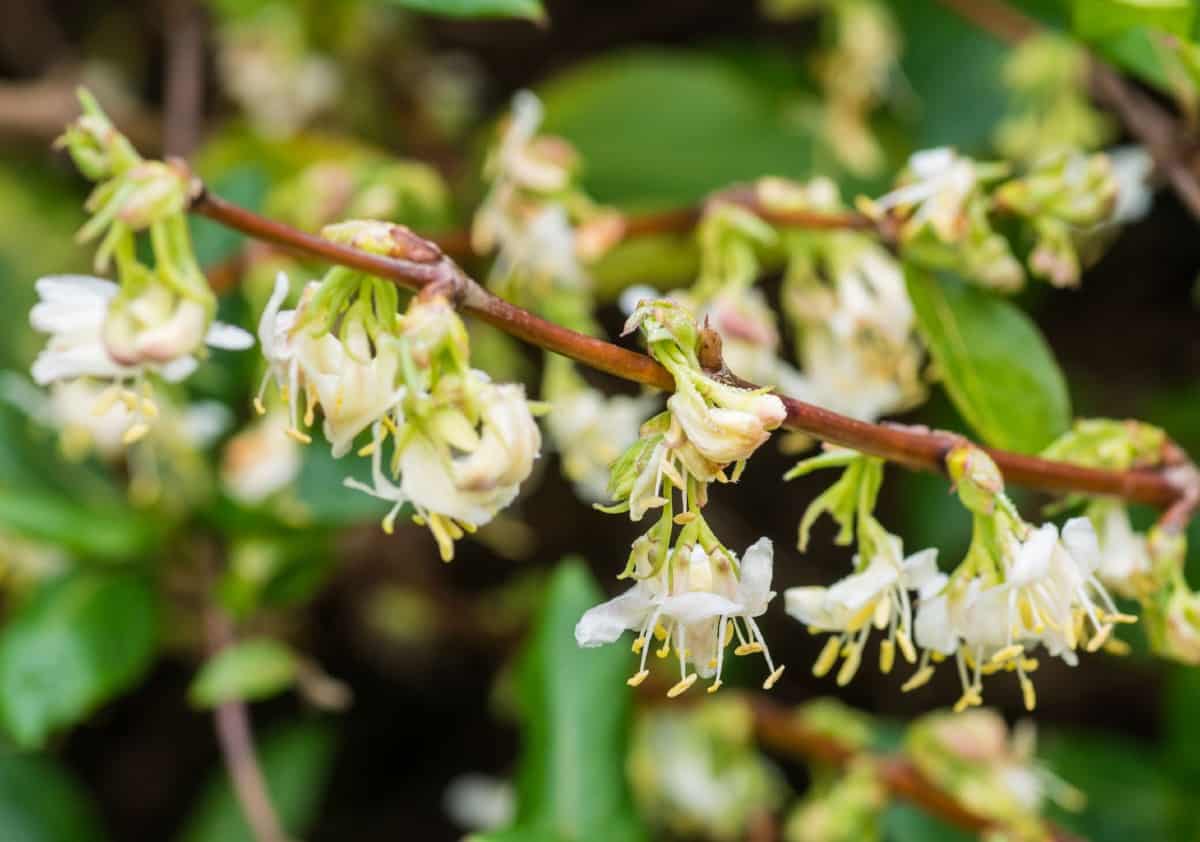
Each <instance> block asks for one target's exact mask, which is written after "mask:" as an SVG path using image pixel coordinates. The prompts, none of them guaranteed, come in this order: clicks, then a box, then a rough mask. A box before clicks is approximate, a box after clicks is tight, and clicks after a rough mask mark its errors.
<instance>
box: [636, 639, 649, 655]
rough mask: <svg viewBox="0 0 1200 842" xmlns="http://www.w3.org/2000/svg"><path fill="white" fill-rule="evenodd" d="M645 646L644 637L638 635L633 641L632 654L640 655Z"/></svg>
mask: <svg viewBox="0 0 1200 842" xmlns="http://www.w3.org/2000/svg"><path fill="white" fill-rule="evenodd" d="M645 648H646V638H644V637H639V638H638V639H637V640H635V641H634V642H633V654H635V655H640V654H641V652H642V650H643V649H645Z"/></svg>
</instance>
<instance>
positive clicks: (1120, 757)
mask: <svg viewBox="0 0 1200 842" xmlns="http://www.w3.org/2000/svg"><path fill="white" fill-rule="evenodd" d="M1148 748H1149V747H1148V746H1146V745H1144V744H1141V743H1138V742H1136V741H1134V740H1131V739H1128V738H1123V737H1116V736H1113V735H1099V734H1082V733H1058V734H1055V735H1053V736H1051V737H1049V738H1048V739H1046V740H1045V744H1044V746H1043V747H1042V748H1041V749H1040V750H1039V752H1038V754H1039V755H1040V756H1041V757H1042V758H1043V760H1044V761H1045V763H1046V764H1047V765H1048V766H1049V768H1050V769H1051V770H1052V771H1053V772H1054V773H1055V774H1057V775H1059V776H1061V777H1062V778H1063V779H1064V780H1065V781H1067V782H1068V783H1070V784H1071V785H1072V786H1075V787H1078V788H1079V789H1081V790H1082V791H1083V792H1084V794H1085V795H1086V796H1087V805H1086V806H1085V808H1084V810H1083V812H1082V813H1078V814H1076V813H1068V812H1066V811H1063V810H1052V811H1051V814H1050V815H1051V818H1053V819H1054V821H1056V822H1058V823H1059V824H1061V825H1063V826H1064V827H1067V828H1068V829H1070V830H1073V831H1075V832H1076V833H1079V834H1081V835H1082V836H1084V837H1085V838H1087V839H1088V840H1090V842H1127V841H1128V840H1131V839H1180V838H1184V837H1181V836H1180V835H1178V834H1177V833H1176V832H1175V831H1174V829H1173V827H1172V822H1173V818H1174V816H1173V813H1172V808H1173V807H1174V806H1175V802H1176V799H1177V796H1178V792H1177V791H1176V789H1175V786H1174V783H1173V781H1172V779H1171V778H1170V776H1169V775H1168V774H1167V773H1166V770H1164V769H1163V768H1162V767H1161V764H1159V763H1157V762H1155V757H1154V755H1153V754H1152V752H1151V751H1149V750H1148ZM1193 809H1194V808H1193ZM1189 838H1195V837H1194V835H1193V836H1191V837H1189Z"/></svg>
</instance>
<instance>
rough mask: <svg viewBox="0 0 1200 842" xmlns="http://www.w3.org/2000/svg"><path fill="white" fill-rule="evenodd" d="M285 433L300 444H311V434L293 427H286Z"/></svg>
mask: <svg viewBox="0 0 1200 842" xmlns="http://www.w3.org/2000/svg"><path fill="white" fill-rule="evenodd" d="M287 434H288V435H289V436H291V437H292V438H293V439H295V440H296V441H298V442H300V443H301V444H312V436H310V435H309V434H308V433H305V432H303V431H301V430H297V429H296V428H295V427H290V428H288V431H287Z"/></svg>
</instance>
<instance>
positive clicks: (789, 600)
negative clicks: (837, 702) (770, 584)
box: [784, 535, 944, 685]
mask: <svg viewBox="0 0 1200 842" xmlns="http://www.w3.org/2000/svg"><path fill="white" fill-rule="evenodd" d="M855 567H856V572H854V573H852V574H850V575H849V576H846V577H845V578H844V579H841V580H840V581H838V582H837V583H836V584H834V585H832V586H830V587H828V588H824V587H798V588H788V589H787V591H786V592H785V593H784V600H785V603H786V606H787V612H788V614H790V615H791V616H793V617H795V618H796V619H797V620H799V621H800V622H802V623H805V624H806V625H807V626H808V627H809V629H810V630H811V631H813V632H814V633H816V632H834V633H835V636H833V637H831V638H830V639H829V641H828V642H827V643H826V644H825V649H824V650H823V651H822V653H821V655H820V657H819V658H818V659H817V662H816V664H815V665H814V667H813V673H814V674H815V675H818V676H822V675H825V674H826V673H828V672H829V671H830V670H831V669H833V665H834V664H835V663H836V662H837V659H838V657H839V656H842V657H844V658H845V661H844V662H843V664H842V666H841V668H840V669H839V671H838V676H837V680H838V684H841V685H845V684H847V683H848V682H849V681H850V680H851V679H852V678H853V677H854V674H855V672H857V670H858V667H859V664H860V663H861V661H862V653H863V649H864V647H865V646H866V643H867V638H868V637H869V636H870V633H871V628H872V626H874V627H875V628H878V629H887V638H886V639H885V640H884V641H883V643H882V644H881V646H880V650H879V666H880V669H881V670H882V671H883V672H885V673H886V672H890V671H891V669H892V665H893V663H894V661H895V655H896V649H897V647H898V648H899V649H900V652H901V654H902V655H903V656H904V658H905V659H906V660H907V661H908V662H909V663H915V662H916V659H917V656H916V650H915V649H914V647H913V643H912V639H913V628H912V603H911V601H910V598H909V596H908V591H910V590H916V591H918V592H920V593H922V594H924V593H927V592H928V591H930V590H932V589H936V588H939V587H940V586H941V584H942V583H943V582H944V577H943V576H942V574H940V573H939V572H938V567H937V550H936V549H926V550H921V551H920V552H917V553H913V554H912V555H909V556H907V557H905V556H904V554H903V545H902V544H901V541H900V538H899V537H897V536H895V535H888V536H886V538H885V539H884V540H883V541H882V542H881V545H880V547H879V549H878V551H877V552H876V553H875V554H874V555H873V556H872V557H871V559H870V561H868V562H867V563H865V564H864V563H863V562H862V560H861V558H859V557H858V556H856V557H855Z"/></svg>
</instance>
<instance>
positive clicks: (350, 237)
mask: <svg viewBox="0 0 1200 842" xmlns="http://www.w3.org/2000/svg"><path fill="white" fill-rule="evenodd" d="M321 236H322V237H324V238H325V239H326V240H329V241H331V242H334V243H338V244H340V245H343V246H350V247H351V248H356V249H358V250H359V251H365V252H369V253H371V254H378V255H381V256H383V257H392V258H397V259H401V260H412V261H414V262H416V263H436V262H437V261H438V260H439V259H441V256H442V252H441V249H439V248H438V247H437V246H436V245H434V244H433V243H431V242H430V241H429V240H426V239H425V238H424V237H420V236H417V235H416V234H414V233H413V232H412V231H411V230H409V229H408V228H407V227H406V226H404V225H396V224H394V223H391V222H381V221H379V220H376V219H352V220H348V221H346V222H339V223H336V224H334V225H326V226H325V227H324V228H322V229H321Z"/></svg>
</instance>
